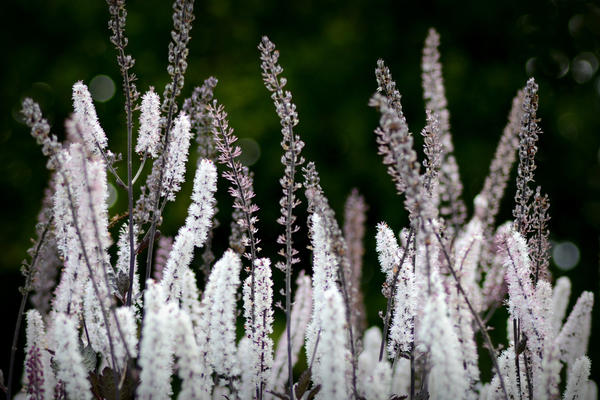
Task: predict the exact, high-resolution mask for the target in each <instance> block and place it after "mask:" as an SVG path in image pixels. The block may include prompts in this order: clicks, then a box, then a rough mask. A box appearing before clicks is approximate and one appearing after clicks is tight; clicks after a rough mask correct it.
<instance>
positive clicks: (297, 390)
mask: <svg viewBox="0 0 600 400" xmlns="http://www.w3.org/2000/svg"><path fill="white" fill-rule="evenodd" d="M310 375H311V372H310V368H308V369H307V370H305V371H304V372H303V373H302V375H300V379H299V380H298V382H297V383H296V384H295V385H294V394H295V395H296V398H298V399H301V398H302V396H304V393H305V392H306V391H307V390H308V386H309V385H310Z"/></svg>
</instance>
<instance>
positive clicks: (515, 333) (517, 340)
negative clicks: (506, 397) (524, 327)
mask: <svg viewBox="0 0 600 400" xmlns="http://www.w3.org/2000/svg"><path fill="white" fill-rule="evenodd" d="M517 326H518V324H517V319H516V318H513V342H514V343H515V344H514V347H515V371H516V373H517V390H518V391H519V399H521V400H523V393H522V391H521V367H520V366H519V343H520V341H521V340H520V338H519V328H518V327H517Z"/></svg>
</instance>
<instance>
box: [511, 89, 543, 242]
mask: <svg viewBox="0 0 600 400" xmlns="http://www.w3.org/2000/svg"><path fill="white" fill-rule="evenodd" d="M537 109H538V85H537V83H536V82H535V80H534V79H533V78H530V79H529V80H528V81H527V85H526V86H525V89H524V90H523V103H522V105H521V124H520V130H519V167H518V168H517V191H516V193H515V208H514V210H513V216H514V217H515V228H516V229H517V230H518V231H519V232H520V233H521V234H522V235H523V236H525V234H526V233H527V232H528V230H529V215H530V207H531V204H529V200H530V198H531V196H533V189H532V188H531V187H530V186H529V185H530V183H531V182H533V180H534V172H535V169H536V165H535V155H536V153H537V141H538V137H539V135H540V134H541V132H542V131H541V129H540V127H539V126H538V119H537Z"/></svg>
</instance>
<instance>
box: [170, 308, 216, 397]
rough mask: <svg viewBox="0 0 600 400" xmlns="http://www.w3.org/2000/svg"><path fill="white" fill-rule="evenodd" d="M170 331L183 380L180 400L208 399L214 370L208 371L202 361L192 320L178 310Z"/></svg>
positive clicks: (172, 319)
mask: <svg viewBox="0 0 600 400" xmlns="http://www.w3.org/2000/svg"><path fill="white" fill-rule="evenodd" d="M170 329H171V330H173V332H174V337H173V340H174V343H173V347H174V349H175V355H176V356H177V358H178V362H177V368H178V374H179V377H180V378H181V381H182V382H181V391H180V392H179V396H178V397H177V398H178V399H179V400H187V399H190V400H191V399H208V398H209V397H210V393H211V390H212V385H213V382H212V377H211V375H210V373H211V372H212V370H210V369H209V370H207V369H206V368H205V364H204V363H203V362H202V360H201V354H200V349H199V348H198V345H197V344H196V339H195V336H194V329H193V326H192V320H191V319H190V317H189V315H188V314H187V313H186V312H184V311H182V310H177V311H176V313H175V315H174V316H173V318H171V320H170Z"/></svg>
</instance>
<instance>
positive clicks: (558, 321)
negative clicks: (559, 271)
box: [552, 276, 571, 335]
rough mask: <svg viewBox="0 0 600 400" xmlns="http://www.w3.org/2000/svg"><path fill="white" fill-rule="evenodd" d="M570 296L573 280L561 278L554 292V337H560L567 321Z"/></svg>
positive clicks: (556, 283) (557, 281) (555, 285)
mask: <svg viewBox="0 0 600 400" xmlns="http://www.w3.org/2000/svg"><path fill="white" fill-rule="evenodd" d="M570 296H571V280H570V279H569V278H567V277H566V276H561V277H560V278H558V279H557V280H556V282H555V284H554V290H553V292H552V331H553V334H554V335H558V332H559V331H560V328H561V326H562V323H563V320H564V319H565V315H566V314H567V306H568V305H569V297H570Z"/></svg>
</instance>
